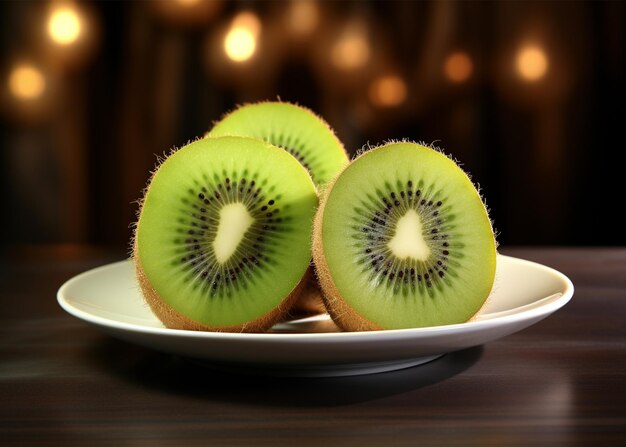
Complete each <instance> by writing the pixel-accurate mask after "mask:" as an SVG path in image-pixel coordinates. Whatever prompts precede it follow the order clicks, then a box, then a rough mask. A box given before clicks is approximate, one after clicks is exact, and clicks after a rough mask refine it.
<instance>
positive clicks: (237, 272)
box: [133, 137, 317, 332]
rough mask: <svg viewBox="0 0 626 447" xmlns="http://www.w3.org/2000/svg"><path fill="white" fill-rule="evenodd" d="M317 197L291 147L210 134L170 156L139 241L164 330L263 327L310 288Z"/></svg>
mask: <svg viewBox="0 0 626 447" xmlns="http://www.w3.org/2000/svg"><path fill="white" fill-rule="evenodd" d="M316 206H317V193H316V190H315V186H314V184H313V182H312V180H311V177H310V176H309V174H308V172H307V171H306V170H305V169H304V168H303V167H302V166H301V165H300V164H299V163H298V162H297V160H296V159H295V158H293V157H292V156H290V155H289V154H288V153H287V152H285V151H284V150H282V149H280V148H278V147H275V146H273V145H271V144H268V143H266V142H263V141H260V140H256V139H252V138H244V137H220V138H204V139H200V140H197V141H195V142H193V143H191V144H189V145H187V146H185V147H183V148H181V149H179V150H177V151H175V152H173V154H171V155H170V156H169V157H168V158H167V159H166V160H165V161H164V162H163V163H162V164H161V165H160V166H159V167H158V169H157V170H156V172H155V173H154V175H153V177H152V179H151V181H150V183H149V185H148V187H147V188H146V193H145V196H144V199H143V201H142V204H141V210H140V214H139V220H138V222H137V226H136V230H135V238H134V249H133V251H134V253H133V259H134V261H135V266H136V273H137V278H138V282H139V285H140V287H141V290H142V292H143V295H144V297H145V299H146V301H147V303H148V304H149V306H150V308H151V309H152V310H153V311H154V313H155V314H156V315H157V317H158V318H159V319H160V320H161V321H162V322H163V324H164V325H165V326H166V327H170V328H177V329H192V330H214V331H231V332H243V331H246V332H257V331H264V330H266V329H267V328H269V327H270V326H271V325H272V324H273V323H274V322H276V321H278V320H279V319H280V318H282V317H283V315H284V313H285V312H287V311H288V309H289V307H290V305H291V304H292V302H293V300H294V299H295V297H296V296H297V295H298V294H299V292H300V290H301V289H302V288H303V286H304V283H305V281H304V278H305V275H306V273H307V271H308V269H309V264H310V259H311V251H310V234H311V231H312V221H313V216H314V213H315V208H316Z"/></svg>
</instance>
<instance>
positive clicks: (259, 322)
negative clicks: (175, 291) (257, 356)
mask: <svg viewBox="0 0 626 447" xmlns="http://www.w3.org/2000/svg"><path fill="white" fill-rule="evenodd" d="M132 257H133V261H134V263H135V274H136V277H137V281H138V282H139V286H140V288H141V291H142V294H143V297H144V299H145V301H146V303H147V304H148V306H149V307H150V309H151V310H152V312H153V313H154V314H155V315H156V317H157V318H158V319H159V321H161V323H163V324H164V325H165V327H167V328H170V329H185V330H191V331H208V332H266V331H267V330H268V329H269V328H271V327H272V326H273V325H274V324H276V323H277V322H279V321H281V320H283V319H285V317H286V316H287V315H288V313H289V309H290V308H291V307H293V303H294V302H295V300H296V299H297V298H298V297H299V296H300V294H301V292H302V290H303V289H304V287H305V285H306V282H307V280H308V278H309V275H308V274H305V275H304V276H303V278H302V279H301V280H300V282H299V283H298V284H297V285H296V287H295V288H294V289H293V290H292V291H291V293H290V294H289V295H288V296H287V297H286V298H285V299H284V300H283V301H281V303H280V304H279V305H278V306H277V307H275V308H274V309H272V310H271V311H270V312H268V313H266V314H265V315H262V316H260V317H259V318H257V319H255V320H252V321H248V322H246V323H244V324H241V325H236V326H208V325H206V324H202V323H198V322H197V321H194V320H192V319H190V318H189V317H186V316H185V315H183V314H181V313H179V312H176V310H174V309H173V308H172V307H170V306H169V305H168V304H167V303H165V301H163V300H162V299H161V297H160V296H159V294H158V292H157V291H156V290H154V288H153V287H152V285H151V284H150V281H149V280H148V277H147V276H146V274H145V272H144V270H143V268H142V266H141V261H140V259H139V256H138V255H137V244H136V243H135V244H134V245H133V256H132Z"/></svg>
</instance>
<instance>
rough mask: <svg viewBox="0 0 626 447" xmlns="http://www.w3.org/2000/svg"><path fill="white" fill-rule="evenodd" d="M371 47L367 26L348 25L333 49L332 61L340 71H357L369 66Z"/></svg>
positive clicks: (358, 24) (356, 23)
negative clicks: (366, 65)
mask: <svg viewBox="0 0 626 447" xmlns="http://www.w3.org/2000/svg"><path fill="white" fill-rule="evenodd" d="M370 52H371V51H370V45H369V42H368V39H367V33H366V29H365V25H364V24H363V23H361V22H353V23H350V24H348V25H347V26H346V27H345V29H344V30H343V32H342V33H341V34H340V35H339V38H338V39H337V41H336V42H335V44H334V45H333V46H332V48H331V54H330V57H331V61H332V63H333V65H334V66H335V67H337V68H339V69H340V70H345V71H349V70H357V69H359V68H362V67H363V66H365V64H367V62H368V61H369V58H370Z"/></svg>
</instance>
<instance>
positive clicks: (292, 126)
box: [206, 101, 349, 186]
mask: <svg viewBox="0 0 626 447" xmlns="http://www.w3.org/2000/svg"><path fill="white" fill-rule="evenodd" d="M224 135H241V136H246V137H252V138H258V139H261V140H263V141H267V142H268V143H271V144H273V145H275V146H278V147H281V148H283V149H285V150H286V151H287V152H289V153H290V154H291V155H293V156H294V157H295V158H296V159H297V160H298V161H299V162H300V164H302V166H304V167H305V168H306V169H307V170H308V171H309V173H310V174H311V177H312V178H313V181H314V183H315V184H316V185H317V186H322V185H324V184H326V183H328V182H329V181H330V180H331V179H332V178H333V177H335V175H337V174H338V173H339V171H341V169H342V168H343V167H344V166H345V165H346V164H347V163H348V161H349V158H348V155H347V153H346V151H345V149H344V147H343V144H341V141H339V139H338V138H337V137H336V136H335V134H334V132H333V131H332V129H331V128H330V126H329V125H328V124H327V123H326V121H324V120H323V119H322V118H320V117H319V116H317V115H316V114H315V113H313V112H312V111H311V110H309V109H307V108H305V107H301V106H298V105H295V104H291V103H288V102H276V101H274V102H269V101H268V102H259V103H254V104H245V105H243V106H241V107H239V108H237V109H235V110H234V111H232V112H230V113H228V114H227V115H226V116H224V118H222V119H221V120H220V121H219V122H217V123H216V124H215V125H214V126H213V128H212V129H211V130H210V131H209V132H208V133H207V135H206V136H209V137H217V136H224Z"/></svg>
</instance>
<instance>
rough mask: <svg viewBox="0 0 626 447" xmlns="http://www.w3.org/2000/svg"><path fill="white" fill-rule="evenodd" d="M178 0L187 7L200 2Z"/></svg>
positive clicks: (196, 0) (198, 0) (195, 0)
mask: <svg viewBox="0 0 626 447" xmlns="http://www.w3.org/2000/svg"><path fill="white" fill-rule="evenodd" d="M176 1H177V2H178V4H179V5H181V6H185V7H191V6H196V5H197V4H198V3H200V0H176Z"/></svg>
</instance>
